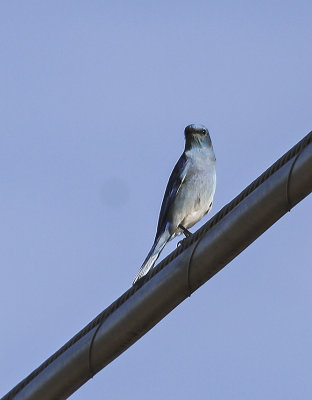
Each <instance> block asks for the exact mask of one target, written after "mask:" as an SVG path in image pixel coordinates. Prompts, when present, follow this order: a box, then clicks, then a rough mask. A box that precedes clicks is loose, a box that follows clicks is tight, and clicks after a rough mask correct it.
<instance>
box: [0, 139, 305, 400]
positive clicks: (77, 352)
mask: <svg viewBox="0 0 312 400" xmlns="http://www.w3.org/2000/svg"><path fill="white" fill-rule="evenodd" d="M311 141H312V133H310V134H309V135H307V136H306V138H305V139H304V140H303V141H302V142H300V143H302V145H300V149H299V151H297V152H296V153H295V154H294V155H293V156H291V158H289V160H288V161H287V162H286V161H285V163H284V164H283V165H282V166H281V167H278V168H277V169H276V170H275V169H274V171H273V173H272V174H270V175H269V176H268V177H265V178H264V179H263V182H261V184H259V185H258V186H257V187H256V188H255V189H252V190H251V192H250V193H248V194H247V195H244V197H243V198H242V199H241V200H239V202H238V204H237V205H235V206H233V208H232V209H231V210H230V211H229V212H226V213H225V215H222V217H221V218H220V219H219V220H218V221H217V222H216V223H215V224H211V223H210V222H207V224H206V225H207V226H208V228H207V227H206V228H205V226H204V227H203V228H201V229H200V230H199V231H198V233H199V234H197V233H196V234H194V236H195V238H196V240H195V241H192V240H191V241H189V242H186V245H185V246H184V245H183V246H182V247H183V248H182V251H179V250H176V251H175V252H174V253H173V256H172V255H169V256H168V257H167V259H165V260H164V261H163V262H162V263H160V264H159V265H158V266H157V267H156V269H155V271H153V272H152V273H151V278H150V279H148V280H147V281H146V282H145V283H144V284H143V285H142V286H141V287H139V288H131V289H129V291H128V292H126V293H125V294H124V295H123V296H121V298H120V299H118V300H117V301H116V302H114V303H113V305H112V306H110V307H109V308H108V309H107V310H108V311H107V313H106V314H105V312H104V314H103V315H104V317H103V316H101V315H100V316H101V317H100V318H98V319H95V320H94V321H93V322H92V323H90V324H89V325H88V326H87V327H86V328H84V330H82V331H81V332H80V333H79V334H77V335H76V337H74V338H73V339H71V341H69V342H68V343H67V344H66V345H64V346H63V348H62V349H60V350H59V351H58V352H57V353H55V355H53V356H52V357H50V359H48V360H47V361H46V362H45V363H43V364H42V366H40V367H39V368H38V369H37V370H36V371H34V372H33V373H32V374H31V375H30V376H29V377H27V378H25V379H24V381H22V382H21V383H20V384H19V385H17V386H16V387H15V388H14V389H12V390H11V391H10V392H9V393H8V394H7V395H6V396H4V397H3V398H2V400H9V399H16V400H21V399H23V400H26V399H27V400H37V399H38V400H50V399H51V400H52V399H58V400H60V399H65V398H67V397H68V396H69V395H70V394H72V393H73V392H74V391H75V390H77V389H78V388H79V387H80V386H81V385H83V384H84V383H85V382H86V381H88V380H89V379H90V378H91V377H92V376H93V375H94V374H95V373H97V372H98V371H100V370H101V369H102V368H104V367H105V366H106V365H107V364H109V363H110V362H111V361H112V360H114V359H115V358H116V357H118V356H119V355H120V354H121V353H122V352H124V351H125V350H126V349H127V348H128V347H130V346H131V345H132V344H133V343H134V342H136V341H137V340H138V339H139V338H140V337H141V336H143V335H144V334H145V333H146V332H147V331H148V330H150V329H151V328H152V327H153V326H154V325H156V324H157V323H158V322H159V321H160V320H161V319H162V318H164V317H165V316H166V315H167V314H168V313H169V312H170V311H172V310H173V309H174V308H175V307H176V306H177V305H178V304H179V303H181V302H182V301H183V300H184V299H185V298H186V297H188V296H189V295H190V293H192V292H193V291H195V290H196V289H198V288H199V287H200V286H201V285H202V284H204V283H205V282H206V281H207V280H208V279H210V278H211V277H212V276H213V275H214V274H216V273H217V272H218V271H220V270H221V269H222V268H223V267H224V266H225V265H226V264H228V263H229V262H230V261H231V260H232V259H233V258H234V257H236V256H237V255H238V254H239V253H241V252H242V251H243V250H244V249H245V248H246V247H247V246H248V245H249V244H251V243H252V242H253V241H254V240H255V239H256V238H257V237H259V236H260V235H261V234H262V233H263V232H265V231H266V230H267V229H268V228H269V227H270V226H271V225H273V224H274V223H275V222H276V221H277V220H278V219H280V218H281V217H282V216H283V215H284V214H285V213H286V212H287V211H289V210H290V209H291V208H292V207H293V206H294V205H296V204H297V203H298V202H300V201H301V200H302V199H303V198H304V197H306V196H307V195H308V194H309V193H310V192H311V191H312V143H311ZM293 149H294V148H293ZM290 151H291V150H290ZM290 151H289V152H288V153H286V155H287V154H290ZM286 155H285V156H286ZM285 156H284V157H285ZM274 165H275V164H274ZM274 165H273V166H274ZM242 193H244V192H242ZM231 203H232V202H231ZM231 203H230V204H231ZM221 211H222V210H221ZM213 219H214V218H213ZM187 240H188V239H187ZM102 317H103V318H102Z"/></svg>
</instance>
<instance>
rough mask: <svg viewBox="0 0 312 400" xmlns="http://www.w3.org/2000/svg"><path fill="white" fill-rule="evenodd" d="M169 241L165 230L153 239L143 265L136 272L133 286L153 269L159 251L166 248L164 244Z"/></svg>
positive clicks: (169, 236) (168, 235)
mask: <svg viewBox="0 0 312 400" xmlns="http://www.w3.org/2000/svg"><path fill="white" fill-rule="evenodd" d="M170 239H171V235H170V233H169V232H168V231H167V230H165V231H164V232H163V233H162V234H161V235H159V236H158V237H157V238H156V239H155V242H154V244H153V246H152V248H151V250H150V251H149V253H148V255H147V257H146V259H145V261H144V263H143V264H142V267H141V268H140V271H139V272H138V274H137V276H136V277H135V279H134V281H133V285H134V284H135V283H136V282H137V281H138V280H139V279H141V278H142V277H143V276H144V275H146V274H147V273H148V271H149V270H150V269H151V268H153V266H154V264H155V262H156V260H157V258H158V257H159V255H160V253H161V251H162V250H163V248H164V247H165V246H166V244H167V243H168V242H169V240H170Z"/></svg>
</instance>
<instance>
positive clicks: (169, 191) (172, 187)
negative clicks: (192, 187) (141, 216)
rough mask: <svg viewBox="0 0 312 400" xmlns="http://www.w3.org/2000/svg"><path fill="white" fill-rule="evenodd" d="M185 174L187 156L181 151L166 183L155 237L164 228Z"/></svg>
mask: <svg viewBox="0 0 312 400" xmlns="http://www.w3.org/2000/svg"><path fill="white" fill-rule="evenodd" d="M186 174H187V158H186V155H185V153H183V154H182V156H181V157H180V158H179V160H178V162H177V163H176V165H175V167H174V169H173V171H172V173H171V175H170V178H169V181H168V184H167V188H166V192H165V195H164V198H163V201H162V204H161V209H160V214H159V220H158V226H157V233H156V238H157V237H158V235H160V234H161V233H162V232H163V231H164V230H165V228H166V224H167V218H168V212H169V209H170V207H171V205H172V203H173V201H174V199H175V197H176V195H177V194H178V192H179V190H180V189H181V186H182V183H183V182H184V180H185V178H186Z"/></svg>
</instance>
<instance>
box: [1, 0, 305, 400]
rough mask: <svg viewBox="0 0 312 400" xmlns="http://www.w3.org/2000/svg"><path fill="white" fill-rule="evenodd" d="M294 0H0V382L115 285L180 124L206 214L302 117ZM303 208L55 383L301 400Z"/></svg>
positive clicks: (140, 243)
mask: <svg viewBox="0 0 312 400" xmlns="http://www.w3.org/2000/svg"><path fill="white" fill-rule="evenodd" d="M311 12H312V4H311V2H309V1H296V2H295V1H266V0H265V1H262V2H258V3H256V2H247V1H235V2H234V1H222V2H216V1H215V2H207V1H196V0H195V1H192V2H191V1H179V2H178V1H158V2H143V1H133V2H121V1H93V2H87V1H65V2H64V1H54V2H41V1H32V0H29V1H27V2H18V1H2V2H1V4H0V56H1V62H0V85H1V86H0V87H1V94H0V118H1V134H0V195H1V201H0V221H1V229H0V241H1V251H0V262H1V271H2V274H1V280H0V303H1V304H2V307H0V320H1V343H0V354H1V360H2V361H1V362H0V376H1V380H0V395H2V394H5V393H6V392H7V391H8V390H10V389H11V388H12V387H13V386H14V385H15V384H17V383H18V382H19V381H20V380H21V379H23V378H24V377H25V376H26V375H28V374H29V373H30V372H31V371H32V370H33V369H35V368H36V367H37V366H38V365H39V364H40V363H41V362H42V361H44V360H45V359H46V358H47V357H48V356H50V355H51V354H52V353H54V352H55V351H56V350H57V349H58V348H59V347H60V346H61V345H63V344H64V343H65V342H66V341H67V340H68V339H69V338H71V337H72V336H73V335H74V334H75V333H76V332H77V331H78V330H80V329H81V328H82V327H83V326H84V325H86V324H87V323H88V322H89V321H90V320H91V319H92V318H93V317H94V316H96V315H97V314H98V313H99V312H101V311H102V310H103V309H104V308H105V307H106V306H108V305H109V304H110V303H111V302H112V301H113V300H114V299H115V298H117V297H118V296H119V295H120V294H121V293H123V292H124V291H125V290H126V289H128V288H129V286H130V285H131V282H132V280H133V278H134V276H135V274H136V273H137V271H138V269H139V267H140V265H141V263H142V261H143V260H144V258H145V256H146V254H147V252H148V250H149V248H150V246H151V244H152V242H153V239H154V234H155V230H156V225H157V219H158V213H159V208H160V204H161V200H162V196H163V193H164V190H165V187H166V183H167V180H168V177H169V174H170V172H171V170H172V168H173V166H174V164H175V162H176V160H177V159H178V157H179V156H180V154H181V152H182V150H183V147H184V138H183V129H184V127H185V126H186V125H188V124H189V123H194V122H197V123H203V124H205V125H206V126H207V127H208V129H209V131H210V134H211V137H212V141H213V144H214V149H215V153H216V157H217V191H216V196H215V202H214V207H213V210H212V214H210V215H213V214H214V213H215V212H217V211H218V210H219V209H220V208H221V207H223V205H225V204H226V203H227V202H229V201H230V200H231V199H232V198H233V197H234V196H235V195H237V194H238V193H239V192H240V191H241V190H242V189H244V188H245V186H247V185H248V184H249V183H250V182H251V181H252V180H253V179H255V178H256V177H257V176H258V175H259V174H260V173H261V172H263V171H264V170H265V169H266V168H267V167H268V166H269V165H271V164H272V163H273V162H274V161H275V160H276V159H277V158H278V157H280V156H281V155H282V154H284V152H286V151H287V150H288V149H289V148H290V147H291V146H293V145H294V144H295V143H297V142H298V141H299V140H300V139H301V138H302V137H303V136H304V135H306V134H307V133H308V132H309V131H311V129H312V114H311V102H312V90H311V89H312V85H311V71H312V52H311V37H312V26H311ZM310 208H311V199H310V198H307V199H305V200H304V201H303V202H302V203H300V204H299V205H298V206H297V207H296V208H295V209H293V210H292V211H291V212H290V213H289V214H287V215H286V216H285V217H284V218H283V219H282V220H281V221H279V222H278V223H277V224H276V225H274V226H273V227H272V228H271V229H270V230H269V231H268V232H266V233H265V234H264V235H263V236H262V237H261V238H259V240H257V241H256V242H255V243H254V244H253V245H251V246H250V247H249V248H248V249H247V250H246V251H245V252H244V253H243V254H241V255H240V256H239V257H238V258H237V259H235V260H234V261H233V262H232V263H231V264H230V265H229V266H228V267H226V268H225V269H224V270H223V271H221V272H220V273H219V274H218V275H216V276H215V277H214V278H213V279H212V280H211V281H209V282H208V283H207V284H206V285H205V286H204V287H202V288H201V289H200V290H199V291H198V292H196V293H194V294H193V295H192V297H191V298H190V299H188V300H186V301H185V302H184V303H183V304H181V305H180V306H179V307H178V308H177V309H176V310H174V311H173V312H172V313H171V314H170V315H169V316H167V317H166V318H165V319H164V320H163V321H161V322H160V323H159V324H158V325H157V326H156V327H155V328H154V329H153V330H152V331H151V332H149V333H148V334H147V335H146V336H145V337H143V338H142V339H141V340H140V341H139V342H138V343H136V344H135V345H134V346H132V347H131V348H130V349H129V350H128V351H127V352H126V353H124V354H123V355H122V356H120V357H119V358H118V359H117V360H115V361H114V362H113V363H112V364H110V365H109V366H108V367H106V368H105V369H104V370H103V371H101V372H100V373H99V374H98V375H97V376H95V377H94V378H93V379H92V380H91V381H89V382H88V383H87V384H86V385H84V386H83V387H82V388H81V389H80V390H78V391H77V392H76V393H75V394H74V395H73V396H72V397H71V398H72V399H76V400H78V399H79V400H80V399H90V398H92V399H102V398H103V397H104V396H105V397H108V398H110V399H120V398H134V397H135V398H136V399H137V400H139V399H146V398H149V399H150V400H153V399H159V398H166V399H167V398H176V397H179V398H180V399H181V400H183V399H189V398H190V397H192V399H202V398H204V396H205V397H208V398H212V399H214V400H219V399H220V400H221V399H222V400H223V399H231V400H236V399H237V400H244V399H246V400H247V399H248V400H249V399H251V398H252V399H254V400H257V399H261V400H262V399H263V398H265V399H275V400H276V399H283V400H285V399H286V400H287V399H294V398H301V399H308V398H309V399H310V398H311V394H312V383H311V375H310V367H311V356H312V354H311V337H312V324H311V321H310V319H311V318H310V309H311V288H310V282H311V278H312V273H311V268H310V265H311V262H310V258H311V257H310V246H311V212H310ZM206 220H207V218H206V219H204V221H206ZM204 221H202V222H200V223H199V224H198V225H196V227H194V228H193V230H194V229H195V228H196V229H197V228H198V227H199V226H201V225H202V223H203V222H204ZM176 242H177V240H176V241H173V242H171V243H170V244H169V245H168V246H167V248H166V249H165V250H164V253H163V255H162V257H163V256H164V255H166V254H168V253H169V252H170V251H172V250H173V249H174V248H175V246H176Z"/></svg>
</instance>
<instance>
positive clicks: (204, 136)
mask: <svg viewBox="0 0 312 400" xmlns="http://www.w3.org/2000/svg"><path fill="white" fill-rule="evenodd" d="M184 136H185V148H184V151H183V153H182V155H181V157H180V158H179V160H178V162H177V163H176V165H175V167H174V169H173V171H172V173H171V175H170V178H169V181H168V184H167V188H166V191H165V194H164V198H163V201H162V205H161V209H160V214H159V219H158V225H157V231H156V236H155V240H154V243H153V246H152V248H151V250H150V251H149V253H148V255H147V257H146V259H145V260H144V262H143V264H142V266H141V268H140V270H139V272H138V274H137V275H136V277H135V279H134V281H133V285H135V284H137V283H138V282H139V281H140V279H141V278H143V277H144V276H145V275H146V274H147V273H148V272H149V271H150V269H151V268H153V266H154V264H155V262H156V260H157V259H158V257H159V255H160V253H161V251H162V250H163V248H164V247H165V246H166V244H167V243H168V242H169V241H170V240H172V239H173V238H175V237H176V236H178V235H181V234H182V233H184V234H185V236H186V237H187V236H190V235H191V232H190V231H189V230H188V229H189V228H191V227H192V226H193V225H195V224H196V223H197V222H198V221H199V220H200V219H201V218H202V217H203V216H204V215H206V214H207V213H208V212H209V211H210V209H211V207H212V202H213V198H214V194H215V190H216V157H215V154H214V150H213V146H212V142H211V138H210V135H209V131H208V129H207V128H206V127H205V126H204V125H201V124H191V125H188V126H187V127H186V128H185V130H184Z"/></svg>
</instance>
